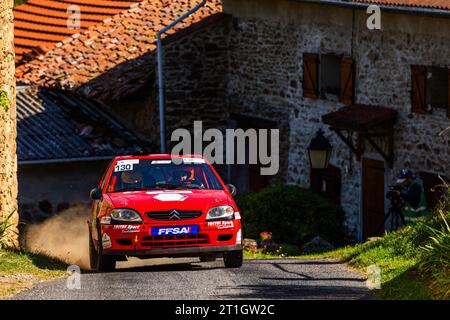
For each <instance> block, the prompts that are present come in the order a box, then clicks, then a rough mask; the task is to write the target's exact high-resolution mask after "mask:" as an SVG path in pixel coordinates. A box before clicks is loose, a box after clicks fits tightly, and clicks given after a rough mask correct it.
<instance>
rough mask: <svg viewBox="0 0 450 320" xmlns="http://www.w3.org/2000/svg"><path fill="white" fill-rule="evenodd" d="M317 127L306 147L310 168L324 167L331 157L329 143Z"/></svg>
mask: <svg viewBox="0 0 450 320" xmlns="http://www.w3.org/2000/svg"><path fill="white" fill-rule="evenodd" d="M323 134H324V132H323V130H322V129H319V130H318V131H317V133H316V136H315V137H314V138H313V139H312V140H311V143H310V144H309V147H308V154H309V161H310V164H311V168H312V169H326V168H328V163H329V162H330V157H331V151H332V149H333V148H332V147H331V143H330V141H329V140H328V139H327V138H326V137H325V136H324V135H323Z"/></svg>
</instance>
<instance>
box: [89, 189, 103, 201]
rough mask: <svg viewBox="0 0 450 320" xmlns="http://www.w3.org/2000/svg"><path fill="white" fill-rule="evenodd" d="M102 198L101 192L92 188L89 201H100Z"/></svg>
mask: <svg viewBox="0 0 450 320" xmlns="http://www.w3.org/2000/svg"><path fill="white" fill-rule="evenodd" d="M101 198H102V190H101V189H99V188H94V189H92V190H91V199H92V200H100V199H101Z"/></svg>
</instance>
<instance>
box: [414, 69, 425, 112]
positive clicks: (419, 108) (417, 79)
mask: <svg viewBox="0 0 450 320" xmlns="http://www.w3.org/2000/svg"><path fill="white" fill-rule="evenodd" d="M426 84H427V70H426V68H425V67H424V66H411V107H412V112H415V113H422V114H424V113H427V96H426Z"/></svg>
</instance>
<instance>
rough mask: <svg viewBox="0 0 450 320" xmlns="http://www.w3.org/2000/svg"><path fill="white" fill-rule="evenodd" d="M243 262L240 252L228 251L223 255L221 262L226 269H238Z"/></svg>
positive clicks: (242, 255)
mask: <svg viewBox="0 0 450 320" xmlns="http://www.w3.org/2000/svg"><path fill="white" fill-rule="evenodd" d="M243 261H244V254H243V252H242V250H236V251H228V252H225V253H224V254H223V262H224V264H225V267H226V268H240V267H241V266H242V263H243Z"/></svg>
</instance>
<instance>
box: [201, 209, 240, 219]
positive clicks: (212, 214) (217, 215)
mask: <svg viewBox="0 0 450 320" xmlns="http://www.w3.org/2000/svg"><path fill="white" fill-rule="evenodd" d="M233 217H234V209H233V207H232V206H219V207H214V208H211V209H209V211H208V214H207V215H206V220H218V219H227V220H229V219H233Z"/></svg>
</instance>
